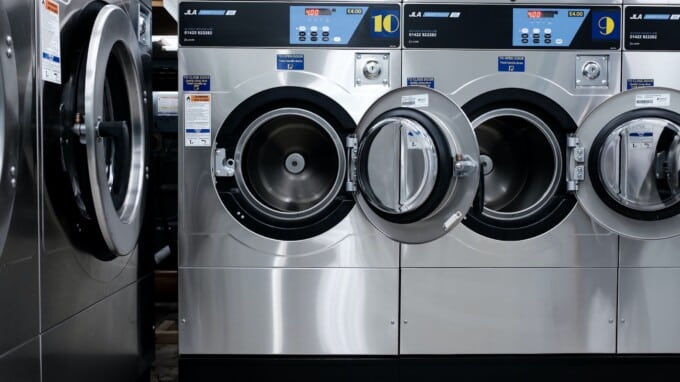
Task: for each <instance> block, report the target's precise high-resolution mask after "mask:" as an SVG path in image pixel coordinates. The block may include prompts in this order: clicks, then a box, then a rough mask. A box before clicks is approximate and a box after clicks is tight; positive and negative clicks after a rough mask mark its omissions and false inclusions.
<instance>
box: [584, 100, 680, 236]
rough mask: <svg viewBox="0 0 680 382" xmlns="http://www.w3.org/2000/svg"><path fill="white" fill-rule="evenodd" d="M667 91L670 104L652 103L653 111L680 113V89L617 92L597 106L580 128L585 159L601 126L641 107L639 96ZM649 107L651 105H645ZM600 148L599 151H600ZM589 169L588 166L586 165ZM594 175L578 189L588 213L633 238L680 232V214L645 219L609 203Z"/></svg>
mask: <svg viewBox="0 0 680 382" xmlns="http://www.w3.org/2000/svg"><path fill="white" fill-rule="evenodd" d="M659 94H664V95H665V94H667V95H669V97H670V105H669V106H652V107H651V108H650V109H649V110H660V109H661V110H668V111H671V112H674V113H678V114H680V91H677V90H673V89H667V88H640V89H634V90H630V91H626V92H624V93H621V94H619V95H616V96H614V97H612V98H611V99H609V100H608V101H606V102H604V103H603V104H602V105H600V106H599V107H598V108H596V109H595V110H594V111H593V112H592V113H591V114H590V115H589V116H588V117H587V118H586V119H585V121H584V122H583V123H582V124H581V126H580V127H579V129H578V130H577V131H576V135H577V136H578V138H579V139H580V144H581V146H582V147H583V148H584V149H585V161H584V163H589V162H590V155H591V154H592V155H596V153H595V152H591V150H593V149H594V148H593V147H592V145H593V142H595V140H596V139H597V137H598V135H599V133H600V131H601V129H602V128H603V127H604V126H607V125H608V124H609V123H610V122H611V121H613V120H615V119H616V118H617V117H619V116H621V115H622V114H624V113H626V112H629V111H630V110H634V109H640V106H639V105H638V103H637V101H636V100H637V99H638V97H640V96H651V95H659ZM645 107H646V108H649V106H648V105H645ZM598 151H599V150H598ZM586 168H588V166H586ZM592 176H597V174H591V173H587V174H586V176H585V179H584V180H583V181H582V182H580V184H579V189H578V191H577V192H576V197H577V198H578V201H579V204H580V205H581V206H582V207H583V209H584V210H585V211H586V213H587V214H588V215H590V216H591V217H592V218H593V219H594V220H595V221H597V222H598V223H599V224H601V225H602V226H604V227H605V228H607V229H609V230H611V231H612V232H615V233H617V234H619V235H622V236H626V237H629V238H633V239H640V240H651V239H666V238H671V237H675V236H679V235H680V215H676V216H672V217H669V218H667V219H660V220H641V219H635V218H632V217H628V216H624V215H622V214H621V213H619V212H617V211H615V210H614V209H613V208H611V207H610V206H608V205H607V203H606V202H605V201H604V200H603V199H602V198H601V197H600V195H598V193H597V191H596V190H595V187H594V185H593V182H592V180H591V177H592Z"/></svg>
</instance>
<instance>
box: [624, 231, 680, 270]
mask: <svg viewBox="0 0 680 382" xmlns="http://www.w3.org/2000/svg"><path fill="white" fill-rule="evenodd" d="M679 248H680V238H678V237H675V238H672V239H665V240H633V239H627V238H623V237H622V238H621V241H620V252H619V266H620V267H622V268H635V267H641V268H647V267H680V249H679Z"/></svg>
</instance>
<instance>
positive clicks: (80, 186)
mask: <svg viewBox="0 0 680 382" xmlns="http://www.w3.org/2000/svg"><path fill="white" fill-rule="evenodd" d="M82 12H83V13H82V16H80V17H81V19H82V20H86V21H84V22H82V23H81V25H83V26H80V28H83V29H85V28H86V27H85V26H84V24H87V20H92V19H93V20H94V21H93V24H91V25H92V27H91V33H90V35H89V36H90V37H89V41H86V42H85V43H84V45H83V47H82V48H78V49H79V50H78V52H79V53H78V55H77V56H76V58H75V60H74V61H75V62H73V64H72V65H73V68H69V69H71V75H70V78H69V79H68V81H67V82H66V84H65V90H64V95H63V102H64V106H63V108H62V110H61V113H62V119H63V120H64V125H65V126H66V127H67V128H66V129H64V130H63V132H62V136H61V137H60V138H59V142H60V144H61V161H62V162H63V165H62V166H63V168H64V170H65V172H66V173H67V174H68V178H70V179H69V180H68V182H69V186H67V187H66V188H68V189H69V191H70V192H71V195H70V197H75V199H76V203H75V204H76V205H77V209H78V210H79V211H80V212H79V213H77V214H75V215H76V216H75V217H74V219H76V221H75V224H74V223H73V222H69V224H68V226H69V227H68V228H70V226H74V225H75V226H76V227H77V230H78V232H79V233H80V232H81V231H82V232H85V231H87V232H88V234H91V235H93V236H96V237H99V236H101V238H100V239H96V241H103V243H104V244H103V246H104V247H105V248H104V249H103V250H102V251H98V250H95V249H92V248H90V249H89V250H90V251H92V252H93V253H95V254H97V255H98V256H100V257H102V256H103V257H104V258H106V257H109V256H113V257H115V256H124V255H127V254H129V253H131V252H132V250H133V249H134V248H135V247H136V245H137V239H138V237H139V232H140V228H141V220H142V213H143V211H142V210H143V208H142V204H143V194H144V191H145V177H146V175H147V174H146V162H145V151H146V131H145V129H146V126H145V117H144V116H145V113H144V107H145V106H144V103H145V97H146V95H145V94H144V92H143V89H142V81H141V77H142V66H141V61H140V54H139V52H138V49H139V48H138V42H137V36H136V33H135V32H134V29H133V27H132V24H131V23H130V18H129V17H128V16H127V14H126V13H125V12H124V11H123V10H122V9H121V8H119V7H117V6H114V5H103V4H101V3H93V4H92V6H90V7H87V8H85V9H84V10H83V11H82ZM95 15H96V17H95ZM83 32H85V31H83ZM74 38H75V37H74ZM69 126H70V128H69ZM69 130H70V131H69ZM52 160H55V158H49V159H47V161H52ZM49 165H50V164H49V163H48V166H49ZM53 203H54V201H53ZM96 231H99V232H96ZM99 234H101V235H99ZM79 241H83V240H79Z"/></svg>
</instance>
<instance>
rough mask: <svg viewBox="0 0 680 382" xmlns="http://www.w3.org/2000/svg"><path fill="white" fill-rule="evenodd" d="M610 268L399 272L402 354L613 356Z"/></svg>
mask: <svg viewBox="0 0 680 382" xmlns="http://www.w3.org/2000/svg"><path fill="white" fill-rule="evenodd" d="M616 279H617V277H616V269H615V268H612V269H607V268H600V269H593V268H590V269H588V268H581V269H578V268H562V269H559V268H553V269H531V268H524V269H523V268H513V269H493V268H488V269H403V270H402V292H401V293H402V304H401V335H400V352H401V353H402V354H534V353H613V352H615V350H616V323H615V320H616V282H617V280H616Z"/></svg>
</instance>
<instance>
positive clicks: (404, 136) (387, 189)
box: [350, 87, 480, 243]
mask: <svg viewBox="0 0 680 382" xmlns="http://www.w3.org/2000/svg"><path fill="white" fill-rule="evenodd" d="M357 140H358V149H357V151H356V182H357V186H358V190H359V193H357V195H356V198H357V202H358V203H359V206H360V207H361V209H362V211H363V212H364V214H365V215H366V217H367V218H368V219H369V220H370V221H371V223H372V224H373V225H375V226H376V227H377V228H378V229H379V230H381V231H382V232H383V233H385V234H386V235H387V236H388V237H390V238H392V239H393V240H397V241H400V242H404V243H425V242H428V241H432V240H435V239H437V238H439V237H441V236H443V235H444V234H446V233H447V232H448V231H449V230H451V229H452V228H453V227H455V226H456V225H457V224H458V223H459V222H460V221H462V219H463V217H464V216H465V214H466V213H467V211H468V209H469V208H470V207H471V206H472V201H473V200H474V197H475V193H476V190H477V186H478V184H479V175H480V174H479V149H478V146H477V142H476V139H475V135H474V132H473V130H472V126H471V125H470V122H469V121H468V120H467V118H466V117H465V115H464V114H463V112H462V110H461V109H460V108H459V107H458V106H457V105H456V104H455V103H454V102H453V101H451V100H450V99H449V98H448V97H446V96H445V95H443V94H441V93H439V92H436V91H434V90H430V89H426V88H420V87H406V88H401V89H397V90H394V91H392V92H390V93H387V94H386V95H384V96H382V97H381V98H380V99H379V100H378V101H376V102H375V103H374V104H373V106H371V108H370V109H369V110H368V111H367V112H366V115H365V116H364V118H363V119H362V120H361V122H360V123H359V126H358V128H357ZM350 172H352V171H350Z"/></svg>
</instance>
